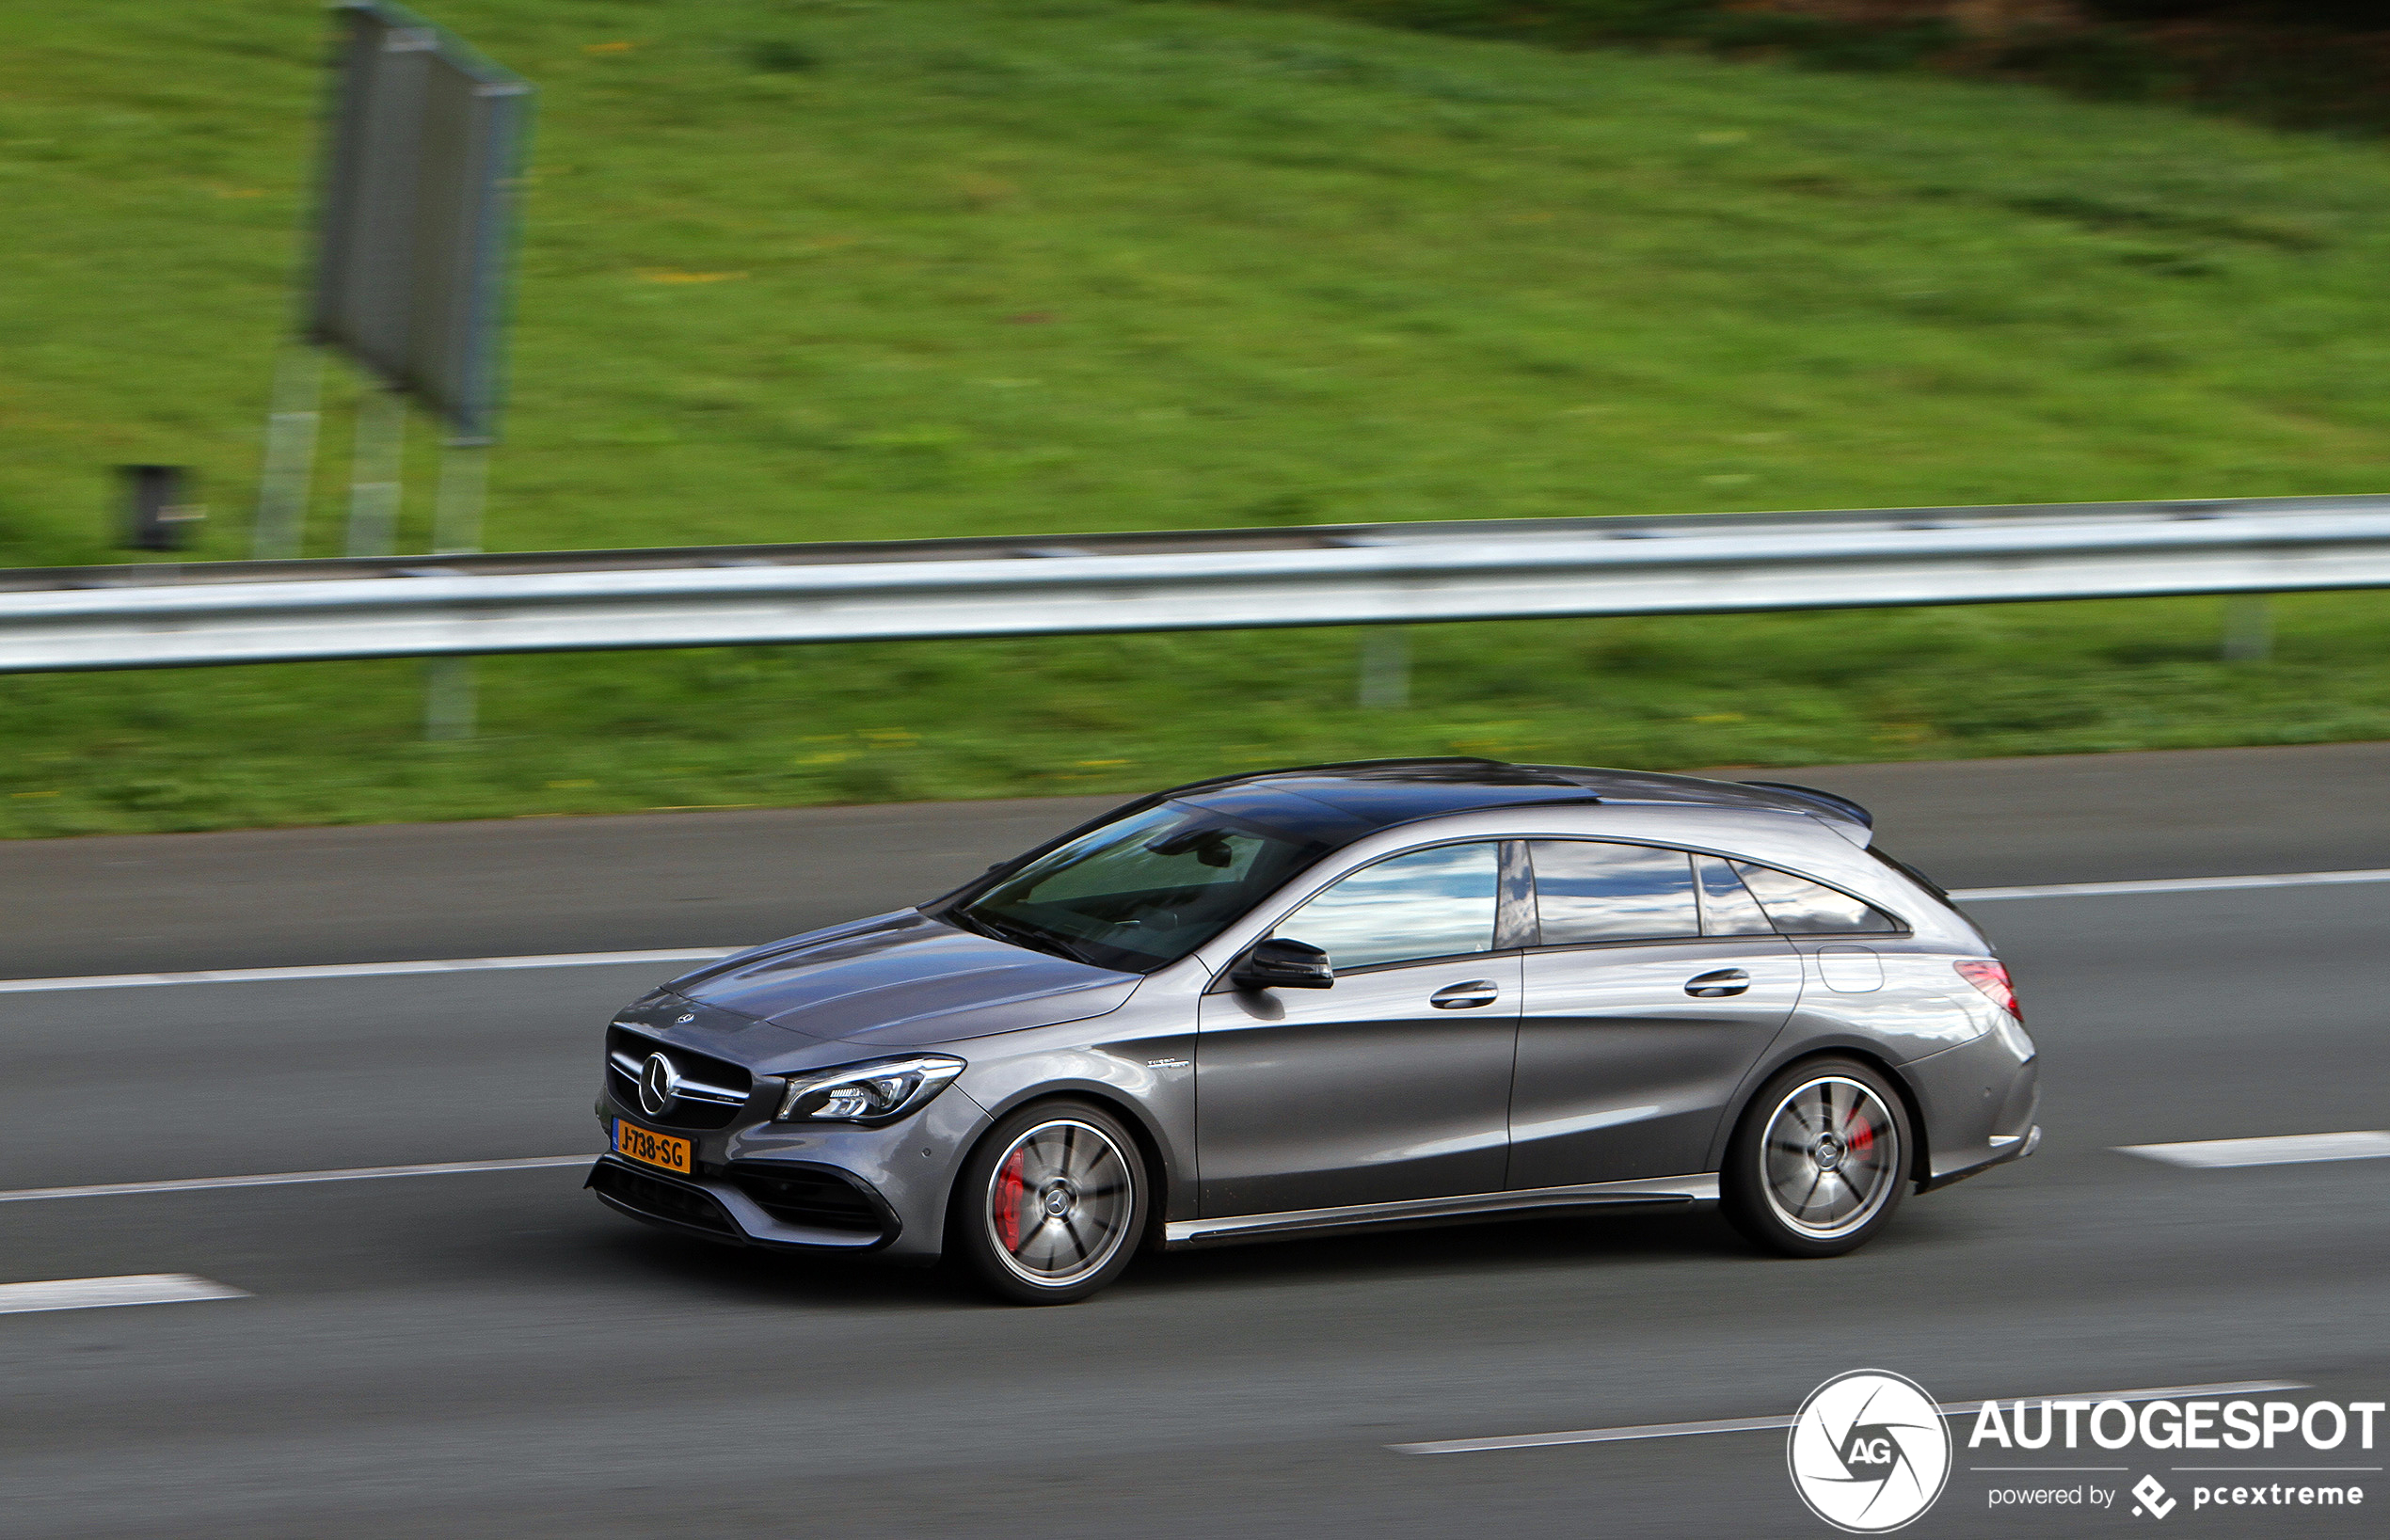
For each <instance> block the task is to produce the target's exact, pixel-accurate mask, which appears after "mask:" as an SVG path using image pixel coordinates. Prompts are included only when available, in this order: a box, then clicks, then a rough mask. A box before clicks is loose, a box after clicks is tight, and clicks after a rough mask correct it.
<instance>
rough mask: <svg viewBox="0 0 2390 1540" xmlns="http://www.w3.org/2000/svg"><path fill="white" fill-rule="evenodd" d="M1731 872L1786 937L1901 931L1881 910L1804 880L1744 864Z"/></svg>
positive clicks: (1764, 867)
mask: <svg viewBox="0 0 2390 1540" xmlns="http://www.w3.org/2000/svg"><path fill="white" fill-rule="evenodd" d="M1734 869H1735V870H1736V871H1737V872H1738V873H1740V874H1741V875H1742V878H1743V881H1744V885H1745V886H1746V887H1748V888H1749V889H1750V890H1751V893H1752V896H1753V897H1756V898H1758V899H1759V900H1760V907H1761V908H1762V909H1764V910H1766V911H1767V912H1768V918H1769V919H1771V920H1774V921H1775V922H1776V928H1777V929H1778V930H1781V931H1783V932H1784V933H1785V934H1786V935H1788V936H1823V935H1850V934H1853V933H1864V932H1868V931H1881V930H1898V929H1900V928H1901V927H1900V925H1899V923H1898V922H1896V921H1895V920H1894V919H1893V918H1892V917H1891V916H1890V915H1888V914H1887V913H1884V912H1883V911H1882V910H1879V909H1876V908H1874V907H1872V905H1869V904H1865V903H1861V902H1860V901H1859V900H1858V899H1856V898H1854V897H1851V896H1850V895H1849V894H1847V893H1837V892H1836V891H1835V890H1834V889H1832V888H1830V887H1827V886H1825V885H1824V883H1821V882H1812V881H1809V880H1808V878H1806V877H1795V876H1793V874H1792V873H1791V872H1780V871H1777V869H1775V868H1774V867H1772V866H1755V865H1751V864H1750V863H1749V862H1747V861H1738V862H1735V863H1734Z"/></svg>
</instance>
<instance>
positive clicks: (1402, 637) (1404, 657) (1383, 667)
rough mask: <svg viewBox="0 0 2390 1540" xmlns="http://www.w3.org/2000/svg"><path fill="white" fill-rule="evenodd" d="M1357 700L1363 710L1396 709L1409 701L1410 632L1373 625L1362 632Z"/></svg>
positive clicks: (1407, 704)
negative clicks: (1358, 699) (1358, 694)
mask: <svg viewBox="0 0 2390 1540" xmlns="http://www.w3.org/2000/svg"><path fill="white" fill-rule="evenodd" d="M1360 701H1361V706H1362V709H1363V710H1365V711H1395V710H1400V709H1401V708H1402V707H1404V706H1409V705H1410V632H1409V631H1406V630H1405V629H1403V627H1399V626H1372V627H1370V628H1369V629H1367V630H1365V631H1363V632H1362V633H1361V689H1360Z"/></svg>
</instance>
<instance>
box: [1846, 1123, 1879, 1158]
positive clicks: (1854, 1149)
mask: <svg viewBox="0 0 2390 1540" xmlns="http://www.w3.org/2000/svg"><path fill="white" fill-rule="evenodd" d="M1874 1148H1875V1125H1874V1124H1873V1123H1870V1122H1861V1123H1860V1124H1859V1129H1858V1132H1857V1133H1856V1134H1854V1135H1851V1143H1850V1150H1851V1153H1852V1154H1854V1155H1864V1154H1866V1153H1867V1152H1868V1151H1871V1150H1872V1149H1874Z"/></svg>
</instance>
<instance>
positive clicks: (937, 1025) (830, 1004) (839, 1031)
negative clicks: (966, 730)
mask: <svg viewBox="0 0 2390 1540" xmlns="http://www.w3.org/2000/svg"><path fill="white" fill-rule="evenodd" d="M1141 982H1143V980H1142V978H1141V977H1140V976H1139V975H1137V974H1124V973H1115V972H1113V971H1112V970H1111V969H1108V968H1098V967H1093V966H1091V965H1089V964H1087V963H1084V962H1074V961H1070V960H1069V959H1067V958H1060V957H1052V956H1049V955H1047V954H1046V953H1044V952H1033V951H1031V950H1029V949H1028V947H1026V946H1015V945H1012V943H1010V942H1002V941H996V940H993V939H991V938H989V937H986V936H981V935H978V934H976V933H974V932H972V931H968V930H963V929H957V928H956V927H954V926H951V925H948V924H947V923H946V922H945V921H943V920H934V919H932V918H930V917H929V916H928V915H926V914H923V913H920V912H919V911H917V910H903V911H900V912H899V913H894V914H882V915H879V916H876V917H875V918H872V919H868V920H859V921H856V922H854V923H853V924H851V925H843V926H837V927H834V928H833V929H828V930H816V931H812V932H810V933H809V934H806V935H802V936H796V937H792V938H791V939H789V940H788V941H780V942H773V943H772V944H771V945H767V946H759V947H757V948H756V949H755V950H753V951H749V952H741V953H740V954H739V955H738V956H736V957H732V958H727V959H725V960H724V961H721V962H719V963H717V964H715V965H714V966H712V967H710V968H706V969H701V970H699V971H698V972H696V973H693V974H690V975H688V976H685V977H682V978H679V979H676V980H675V981H674V982H673V983H672V985H671V986H670V988H671V989H672V991H673V992H675V993H677V994H678V995H680V996H682V997H683V998H685V999H689V1000H693V1001H696V1002H697V1003H699V1004H701V1005H707V1006H712V1007H715V1008H719V1009H723V1010H730V1011H736V1012H738V1013H739V1014H740V1015H742V1016H750V1017H755V1018H757V1019H759V1020H762V1021H767V1022H770V1023H772V1024H773V1025H775V1026H781V1027H786V1028H788V1029H789V1031H792V1032H801V1033H804V1034H805V1036H806V1037H809V1038H821V1039H828V1040H836V1041H841V1042H855V1043H865V1044H869V1045H873V1046H878V1047H886V1048H927V1047H932V1046H933V1045H935V1044H938V1043H947V1042H960V1041H963V1040H966V1039H971V1038H984V1037H990V1036H993V1035H994V1034H996V1033H998V1032H1018V1031H1022V1030H1025V1029H1027V1028H1029V1027H1035V1026H1059V1025H1060V1024H1062V1023H1064V1022H1076V1021H1084V1020H1086V1019H1088V1018H1089V1017H1091V1016H1101V1015H1104V1014H1105V1013H1107V1011H1111V1010H1116V1009H1118V1008H1120V1006H1121V1005H1122V1003H1123V1002H1124V1001H1125V1000H1127V999H1128V997H1129V996H1130V995H1131V994H1132V993H1134V992H1136V990H1137V986H1138V985H1139V983H1141Z"/></svg>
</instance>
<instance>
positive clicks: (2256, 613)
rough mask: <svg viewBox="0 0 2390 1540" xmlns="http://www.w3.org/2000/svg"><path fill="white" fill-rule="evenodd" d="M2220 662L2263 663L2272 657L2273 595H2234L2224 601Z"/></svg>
mask: <svg viewBox="0 0 2390 1540" xmlns="http://www.w3.org/2000/svg"><path fill="white" fill-rule="evenodd" d="M2273 655H2274V596H2273V595H2271V594H2235V595H2232V596H2231V597H2229V598H2227V599H2225V600H2224V644H2223V659H2224V661H2225V662H2227V663H2262V662H2264V661H2265V660H2266V659H2270V658H2271V657H2272V656H2273Z"/></svg>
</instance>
